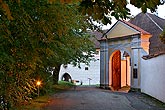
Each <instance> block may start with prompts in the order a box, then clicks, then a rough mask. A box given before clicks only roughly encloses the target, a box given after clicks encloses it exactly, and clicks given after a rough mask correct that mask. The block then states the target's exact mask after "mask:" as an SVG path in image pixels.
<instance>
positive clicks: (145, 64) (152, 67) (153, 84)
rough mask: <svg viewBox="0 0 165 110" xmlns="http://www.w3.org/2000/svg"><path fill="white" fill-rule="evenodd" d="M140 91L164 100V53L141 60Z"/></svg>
mask: <svg viewBox="0 0 165 110" xmlns="http://www.w3.org/2000/svg"><path fill="white" fill-rule="evenodd" d="M141 68H142V69H141V91H142V92H143V93H146V94H148V95H151V96H152V97H155V98H157V99H159V100H161V101H162V102H165V55H161V56H158V57H155V58H152V59H148V60H143V59H142V64H141Z"/></svg>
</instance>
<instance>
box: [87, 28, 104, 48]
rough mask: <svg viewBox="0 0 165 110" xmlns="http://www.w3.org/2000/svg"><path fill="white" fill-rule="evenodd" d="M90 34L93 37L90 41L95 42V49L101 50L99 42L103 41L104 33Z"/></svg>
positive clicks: (94, 32)
mask: <svg viewBox="0 0 165 110" xmlns="http://www.w3.org/2000/svg"><path fill="white" fill-rule="evenodd" d="M105 31H106V30H105ZM90 34H91V35H92V37H91V38H90V40H91V41H93V42H94V44H95V48H100V42H99V40H101V39H102V36H103V33H101V32H98V31H93V32H91V33H90Z"/></svg>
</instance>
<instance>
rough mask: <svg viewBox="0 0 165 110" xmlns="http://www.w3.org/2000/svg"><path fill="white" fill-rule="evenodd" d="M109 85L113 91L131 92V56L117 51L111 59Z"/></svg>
mask: <svg viewBox="0 0 165 110" xmlns="http://www.w3.org/2000/svg"><path fill="white" fill-rule="evenodd" d="M109 85H110V88H111V89H112V90H119V89H120V90H124V91H125V90H126V91H127V90H129V89H130V86H131V66H130V56H129V54H128V53H127V52H126V51H120V50H115V51H114V52H113V53H112V54H111V55H110V59H109Z"/></svg>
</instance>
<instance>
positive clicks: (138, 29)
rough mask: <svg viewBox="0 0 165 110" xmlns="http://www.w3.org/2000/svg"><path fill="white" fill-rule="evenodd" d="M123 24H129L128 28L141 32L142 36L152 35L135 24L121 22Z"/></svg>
mask: <svg viewBox="0 0 165 110" xmlns="http://www.w3.org/2000/svg"><path fill="white" fill-rule="evenodd" d="M120 21H121V20H120ZM121 22H123V23H125V24H127V25H128V26H130V27H132V28H134V29H135V30H137V31H139V32H140V33H141V34H144V35H150V33H149V32H147V31H145V30H143V29H141V28H140V27H138V26H136V25H134V24H132V23H130V22H127V21H121Z"/></svg>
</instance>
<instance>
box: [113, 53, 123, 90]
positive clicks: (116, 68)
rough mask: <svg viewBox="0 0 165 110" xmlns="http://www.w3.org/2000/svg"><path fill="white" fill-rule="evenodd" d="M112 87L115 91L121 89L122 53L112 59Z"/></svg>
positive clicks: (116, 54)
mask: <svg viewBox="0 0 165 110" xmlns="http://www.w3.org/2000/svg"><path fill="white" fill-rule="evenodd" d="M112 87H113V89H114V90H118V89H120V88H121V53H120V51H117V52H115V54H114V55H113V57H112Z"/></svg>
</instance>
